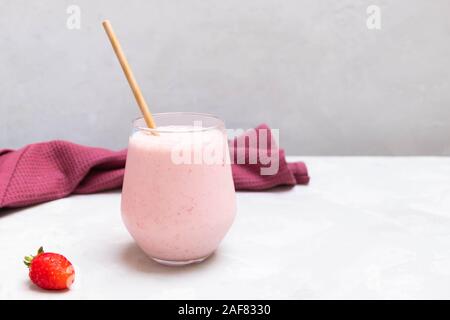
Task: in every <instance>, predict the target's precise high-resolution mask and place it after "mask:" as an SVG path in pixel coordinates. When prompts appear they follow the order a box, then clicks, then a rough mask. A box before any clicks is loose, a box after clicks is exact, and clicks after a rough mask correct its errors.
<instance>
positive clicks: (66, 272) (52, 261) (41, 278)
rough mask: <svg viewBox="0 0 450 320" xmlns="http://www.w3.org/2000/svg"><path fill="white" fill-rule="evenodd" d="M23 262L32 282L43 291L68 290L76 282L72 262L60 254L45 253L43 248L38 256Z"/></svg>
mask: <svg viewBox="0 0 450 320" xmlns="http://www.w3.org/2000/svg"><path fill="white" fill-rule="evenodd" d="M23 262H24V263H25V265H26V266H27V267H28V268H29V276H30V279H31V281H32V282H33V283H34V284H35V285H37V286H39V287H41V288H42V289H47V290H63V289H68V288H70V286H71V285H72V283H73V281H74V280H75V270H74V269H73V266H72V264H71V263H70V261H69V260H67V259H66V258H65V257H64V256H62V255H60V254H57V253H51V252H44V249H43V248H42V247H40V248H39V250H38V252H37V254H36V256H27V257H25V259H24V261H23Z"/></svg>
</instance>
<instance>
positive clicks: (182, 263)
mask: <svg viewBox="0 0 450 320" xmlns="http://www.w3.org/2000/svg"><path fill="white" fill-rule="evenodd" d="M209 256H210V255H207V256H205V257H203V258H198V259H193V260H181V261H172V260H163V259H158V258H154V257H150V258H152V260H154V261H156V262H158V263H160V264H163V265H165V266H170V267H181V266H187V265H189V264H194V263H200V262H202V261H205V260H206V259H207V258H208V257H209Z"/></svg>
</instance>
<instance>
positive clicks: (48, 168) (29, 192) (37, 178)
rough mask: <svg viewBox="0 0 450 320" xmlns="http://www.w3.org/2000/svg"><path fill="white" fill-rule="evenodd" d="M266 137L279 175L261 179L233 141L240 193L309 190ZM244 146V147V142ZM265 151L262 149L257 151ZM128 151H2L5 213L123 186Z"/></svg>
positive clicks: (0, 195) (41, 147) (44, 147)
mask: <svg viewBox="0 0 450 320" xmlns="http://www.w3.org/2000/svg"><path fill="white" fill-rule="evenodd" d="M255 130H256V131H257V132H259V131H260V130H264V132H267V137H268V141H269V147H270V146H272V147H273V149H270V150H272V151H270V150H263V151H267V152H274V150H275V152H278V153H279V156H278V157H277V158H278V161H279V163H278V165H279V170H278V172H277V173H276V174H274V175H261V174H260V169H261V167H265V165H263V164H262V163H261V162H260V161H259V160H260V159H259V158H258V162H257V163H254V164H248V160H249V154H250V153H251V147H250V146H248V145H246V144H244V145H243V144H239V139H245V138H246V135H245V134H244V135H243V136H241V137H238V138H237V139H235V140H234V141H230V153H231V154H232V155H234V156H236V155H237V154H238V153H239V152H240V151H242V150H240V148H242V147H243V146H244V148H245V150H243V151H244V154H245V160H246V162H245V163H243V164H234V163H233V164H232V172H233V179H234V184H235V187H236V190H267V189H270V188H273V187H275V186H279V185H290V186H292V185H295V184H307V183H308V182H309V176H308V171H307V169H306V166H305V164H304V163H303V162H296V163H287V162H286V159H285V154H284V151H283V150H282V149H278V148H277V147H276V146H275V145H274V142H273V141H272V140H273V139H272V136H271V131H270V129H269V128H268V127H267V126H266V125H261V126H259V127H257V128H256V129H255ZM241 142H242V141H241ZM257 151H258V152H259V151H260V150H259V149H258V150H257ZM125 160H126V150H121V151H110V150H106V149H102V148H93V147H86V146H81V145H77V144H74V143H71V142H67V141H58V140H56V141H50V142H44V143H35V144H31V145H28V146H26V147H24V148H22V149H19V150H15V151H14V150H0V208H6V207H24V206H27V205H32V204H37V203H41V202H45V201H50V200H55V199H59V198H62V197H65V196H68V195H70V194H72V193H78V194H80V193H81V194H86V193H95V192H100V191H104V190H110V189H115V188H120V187H121V186H122V181H123V174H124V167H125Z"/></svg>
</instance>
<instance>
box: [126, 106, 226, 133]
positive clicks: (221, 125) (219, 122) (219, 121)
mask: <svg viewBox="0 0 450 320" xmlns="http://www.w3.org/2000/svg"><path fill="white" fill-rule="evenodd" d="M152 115H153V117H154V118H157V117H159V116H177V115H178V116H198V117H203V118H207V119H212V120H214V121H216V122H217V123H216V124H215V125H212V126H206V127H193V128H189V129H182V130H179V129H178V130H170V129H162V130H161V129H158V127H156V128H149V127H147V126H145V127H144V126H142V125H138V124H137V122H138V121H140V120H143V122H144V124H145V120H144V117H142V116H140V117H137V118H134V119H133V120H132V121H131V124H132V125H133V128H134V129H137V130H142V131H147V132H157V133H180V132H181V133H188V132H202V131H210V130H215V129H218V128H225V123H224V122H223V120H222V119H220V118H219V117H217V116H215V115H213V114H211V113H202V112H183V111H177V112H159V113H153V114H152ZM155 122H156V120H155Z"/></svg>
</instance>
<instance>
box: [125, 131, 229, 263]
mask: <svg viewBox="0 0 450 320" xmlns="http://www.w3.org/2000/svg"><path fill="white" fill-rule="evenodd" d="M167 128H168V129H169V130H174V128H173V127H167ZM159 129H160V130H161V129H164V128H159ZM180 129H181V130H183V127H180ZM184 130H186V127H184ZM174 131H176V130H174ZM194 133H195V134H194ZM194 133H193V132H161V133H160V134H159V136H156V135H152V134H149V133H148V132H144V131H138V132H136V133H134V134H133V135H132V136H131V137H130V141H129V146H128V155H127V162H126V169H125V177H124V184H123V190H122V218H123V221H124V223H125V225H126V227H127V229H128V231H129V232H130V234H131V235H132V236H133V238H134V239H135V240H136V242H137V244H138V245H139V246H140V247H141V248H142V250H143V251H144V252H146V253H147V254H148V255H149V256H151V257H153V258H157V259H161V260H168V261H187V260H194V259H200V258H203V257H206V256H208V255H210V254H211V253H212V252H214V250H215V249H216V248H217V247H218V246H219V243H220V242H221V240H222V239H223V237H224V236H225V234H226V233H227V231H228V230H229V228H230V226H231V224H232V222H233V220H234V216H235V211H236V207H235V206H236V204H235V202H236V201H235V190H234V185H233V179H232V174H231V167H230V164H229V163H228V159H229V154H228V148H227V145H226V141H227V140H226V136H225V134H224V133H223V132H222V131H220V130H218V129H210V130H204V131H197V132H194ZM194 135H195V138H193V139H191V137H194ZM180 146H181V148H180ZM177 147H178V150H184V151H185V153H184V154H185V155H186V154H187V155H189V156H192V158H191V160H192V161H191V162H193V161H195V160H194V159H195V158H194V153H196V152H197V153H196V154H197V156H198V155H199V154H201V152H204V151H205V150H207V151H205V152H206V154H214V155H220V152H221V153H222V155H221V156H218V157H215V160H214V161H206V162H208V164H206V163H205V161H201V162H203V163H199V162H198V159H199V158H198V157H197V162H195V163H190V164H189V163H188V164H186V161H185V162H184V163H183V164H177V163H175V162H178V163H179V162H180V160H176V161H175V162H174V156H173V155H174V151H173V150H174V148H177ZM186 151H187V152H186ZM211 152H212V153H211ZM179 154H180V153H178V155H179ZM225 159H227V161H225ZM211 162H213V163H211Z"/></svg>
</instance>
